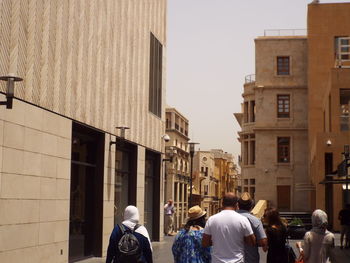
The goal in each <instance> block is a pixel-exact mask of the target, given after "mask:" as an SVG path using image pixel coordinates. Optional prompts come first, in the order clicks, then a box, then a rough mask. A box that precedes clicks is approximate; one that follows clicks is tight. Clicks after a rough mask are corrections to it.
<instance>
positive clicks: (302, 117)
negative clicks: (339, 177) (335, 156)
mask: <svg viewBox="0 0 350 263" xmlns="http://www.w3.org/2000/svg"><path fill="white" fill-rule="evenodd" d="M255 54H256V55H255V56H256V57H255V74H254V75H250V76H248V77H246V81H245V84H244V92H243V99H244V102H243V105H242V106H243V109H242V113H236V114H235V117H236V119H237V121H238V122H239V124H240V125H241V127H242V131H241V132H239V141H240V142H241V147H242V149H241V151H242V161H241V168H242V170H241V176H242V188H243V189H242V190H243V191H246V192H249V193H251V195H252V196H254V197H255V200H268V201H269V202H270V204H271V205H272V206H275V207H277V208H278V209H279V210H281V211H291V210H294V211H309V210H310V205H309V203H310V202H309V201H310V195H309V191H310V187H311V186H310V181H309V177H308V156H307V150H308V149H307V145H308V138H307V136H308V134H307V126H308V124H307V121H308V115H307V39H306V36H268V34H266V35H265V36H262V37H258V38H256V39H255Z"/></svg>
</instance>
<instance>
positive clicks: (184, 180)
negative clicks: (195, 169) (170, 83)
mask: <svg viewBox="0 0 350 263" xmlns="http://www.w3.org/2000/svg"><path fill="white" fill-rule="evenodd" d="M165 111H166V133H167V135H168V136H169V141H168V142H166V144H165V145H166V146H165V154H166V159H165V160H166V161H165V164H164V165H165V192H164V194H165V200H169V199H172V200H173V201H174V205H175V208H176V213H175V216H174V220H175V222H174V223H175V230H178V229H179V228H180V227H181V226H182V225H183V224H184V223H186V222H185V220H186V218H187V209H188V196H189V194H188V192H189V182H190V165H189V146H188V141H189V138H188V128H189V127H188V124H189V123H188V120H187V119H186V118H185V117H184V116H183V115H182V114H181V113H180V112H179V111H177V110H176V109H175V108H166V110H165Z"/></svg>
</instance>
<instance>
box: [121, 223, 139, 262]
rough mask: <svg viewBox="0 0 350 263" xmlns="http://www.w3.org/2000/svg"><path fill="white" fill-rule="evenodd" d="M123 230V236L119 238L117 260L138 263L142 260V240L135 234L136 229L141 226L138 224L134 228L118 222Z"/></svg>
mask: <svg viewBox="0 0 350 263" xmlns="http://www.w3.org/2000/svg"><path fill="white" fill-rule="evenodd" d="M118 226H119V229H120V231H121V238H120V239H119V242H118V246H117V251H118V252H119V253H117V258H116V259H117V260H116V262H118V263H137V262H142V260H141V255H142V251H141V246H140V242H139V241H138V240H137V238H136V237H135V235H134V232H135V231H136V229H137V228H138V227H139V226H140V225H139V224H136V225H135V227H134V229H133V230H131V229H129V228H125V227H124V226H123V225H122V224H118Z"/></svg>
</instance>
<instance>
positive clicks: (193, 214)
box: [187, 205, 207, 221]
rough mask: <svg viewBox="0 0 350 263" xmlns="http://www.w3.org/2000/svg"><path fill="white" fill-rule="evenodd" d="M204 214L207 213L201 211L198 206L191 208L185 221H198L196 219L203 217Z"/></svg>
mask: <svg viewBox="0 0 350 263" xmlns="http://www.w3.org/2000/svg"><path fill="white" fill-rule="evenodd" d="M206 213H207V212H205V211H203V210H202V208H200V207H199V206H198V205H195V206H192V207H191V208H190V209H189V210H188V218H187V221H189V220H195V219H198V218H200V217H202V216H204V215H205V214H206Z"/></svg>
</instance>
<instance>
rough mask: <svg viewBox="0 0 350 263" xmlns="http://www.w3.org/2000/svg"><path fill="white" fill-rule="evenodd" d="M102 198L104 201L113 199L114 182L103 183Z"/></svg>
mask: <svg viewBox="0 0 350 263" xmlns="http://www.w3.org/2000/svg"><path fill="white" fill-rule="evenodd" d="M103 200H104V201H113V200H114V184H104V185H103Z"/></svg>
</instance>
